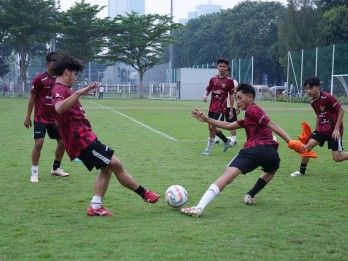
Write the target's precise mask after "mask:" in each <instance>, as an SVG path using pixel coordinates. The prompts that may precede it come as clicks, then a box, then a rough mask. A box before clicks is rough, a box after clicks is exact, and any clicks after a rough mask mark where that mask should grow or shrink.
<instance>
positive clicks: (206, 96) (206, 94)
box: [203, 90, 210, 102]
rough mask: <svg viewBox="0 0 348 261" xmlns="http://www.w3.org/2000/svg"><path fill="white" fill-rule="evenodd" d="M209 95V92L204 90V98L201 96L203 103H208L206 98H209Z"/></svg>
mask: <svg viewBox="0 0 348 261" xmlns="http://www.w3.org/2000/svg"><path fill="white" fill-rule="evenodd" d="M209 94H210V91H208V90H205V93H204V96H203V101H204V102H207V101H208V96H209Z"/></svg>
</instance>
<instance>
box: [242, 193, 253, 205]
mask: <svg viewBox="0 0 348 261" xmlns="http://www.w3.org/2000/svg"><path fill="white" fill-rule="evenodd" d="M244 202H245V205H255V203H256V202H255V200H254V199H253V198H252V197H251V196H250V195H249V194H246V195H245V197H244Z"/></svg>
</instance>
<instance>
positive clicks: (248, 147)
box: [181, 83, 291, 217]
mask: <svg viewBox="0 0 348 261" xmlns="http://www.w3.org/2000/svg"><path fill="white" fill-rule="evenodd" d="M254 99H255V89H254V87H253V86H251V85H249V84H245V83H241V84H239V85H238V87H237V89H236V102H237V106H238V108H240V109H241V110H244V111H245V118H244V119H242V120H238V121H236V122H233V123H229V122H223V121H219V120H215V119H212V118H209V117H208V116H206V115H205V114H204V113H203V112H201V111H200V110H198V109H195V110H193V111H192V115H193V116H194V117H196V118H197V119H198V120H199V121H202V122H207V123H208V124H210V125H214V126H216V127H218V128H223V129H226V130H232V129H239V128H244V129H245V132H246V136H247V140H246V142H245V144H244V148H243V149H242V150H240V152H239V153H238V154H237V156H235V157H234V158H233V159H232V161H231V162H230V163H229V164H228V166H227V168H226V170H225V172H224V173H223V174H222V175H221V176H220V177H219V178H218V179H217V180H216V181H215V182H214V183H213V184H211V185H210V187H209V188H208V190H207V191H206V192H205V194H204V195H203V197H202V198H201V200H200V201H199V203H198V205H197V206H194V207H189V208H182V209H181V212H182V213H184V214H187V215H191V216H194V217H198V216H200V215H201V214H202V212H203V210H204V209H205V207H206V206H207V205H208V204H209V203H210V202H211V201H212V200H213V199H214V198H215V197H216V196H218V195H219V194H220V193H221V192H222V191H223V189H224V188H225V187H226V186H227V185H228V184H230V183H231V182H233V180H234V179H235V178H236V177H237V176H238V175H239V174H241V173H242V174H246V173H248V172H251V171H253V170H254V169H256V168H257V167H259V166H261V167H262V169H263V173H262V174H261V176H260V177H259V179H258V180H257V182H256V184H255V186H254V187H253V188H252V189H251V190H250V191H248V192H247V194H246V195H245V197H244V202H245V204H248V205H253V204H255V200H254V196H255V195H256V194H257V193H258V192H260V191H261V190H262V189H263V188H264V187H265V186H266V185H267V183H268V182H270V181H271V179H272V178H273V176H274V174H275V173H276V171H277V169H278V168H279V162H280V158H279V155H278V152H277V149H278V145H279V144H278V142H277V141H275V140H273V135H272V131H273V132H275V133H277V134H278V135H279V136H280V137H282V138H283V139H284V140H285V141H286V142H287V143H289V142H290V141H291V138H290V137H289V135H288V134H287V133H286V132H285V131H284V130H283V129H282V128H281V127H280V126H278V125H277V124H276V123H274V122H272V121H271V119H270V118H269V117H268V116H267V115H266V113H265V112H264V111H263V110H262V109H261V108H260V107H259V106H257V105H256V104H255V103H254Z"/></svg>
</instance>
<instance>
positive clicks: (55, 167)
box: [53, 160, 60, 170]
mask: <svg viewBox="0 0 348 261" xmlns="http://www.w3.org/2000/svg"><path fill="white" fill-rule="evenodd" d="M59 167H60V161H58V160H55V161H54V162H53V170H56V169H58V168H59Z"/></svg>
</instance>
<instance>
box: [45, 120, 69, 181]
mask: <svg viewBox="0 0 348 261" xmlns="http://www.w3.org/2000/svg"><path fill="white" fill-rule="evenodd" d="M47 134H48V136H49V137H50V138H51V139H55V140H56V141H57V147H56V151H55V154H54V161H53V165H52V169H51V174H52V175H53V176H59V177H68V176H69V173H66V172H65V171H64V170H63V169H61V168H60V164H61V162H62V159H63V156H64V152H65V146H64V142H63V141H62V139H61V138H60V134H59V131H58V127H57V125H55V124H49V125H48V126H47Z"/></svg>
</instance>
